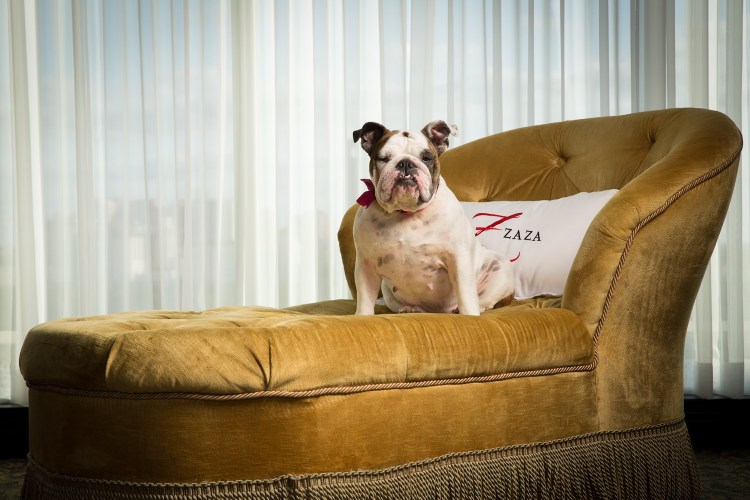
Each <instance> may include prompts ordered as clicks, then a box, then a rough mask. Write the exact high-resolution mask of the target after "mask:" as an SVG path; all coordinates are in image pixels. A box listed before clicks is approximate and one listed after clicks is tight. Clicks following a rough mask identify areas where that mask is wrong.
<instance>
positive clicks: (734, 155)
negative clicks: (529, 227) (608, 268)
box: [593, 136, 743, 368]
mask: <svg viewBox="0 0 750 500" xmlns="http://www.w3.org/2000/svg"><path fill="white" fill-rule="evenodd" d="M742 144H743V141H742V136H740V145H739V147H738V148H737V150H736V151H735V152H734V153H732V155H731V156H730V157H729V158H728V159H726V160H725V161H724V163H722V164H720V165H719V166H718V167H716V168H714V169H713V170H711V171H710V172H707V173H705V174H703V175H702V176H700V177H698V178H697V179H694V180H693V181H691V182H689V183H688V184H686V185H685V186H683V187H682V188H681V189H679V190H678V191H677V192H676V193H674V194H673V195H672V196H670V197H669V198H667V201H665V202H664V204H663V205H661V206H660V207H658V208H657V209H656V210H654V211H653V212H651V213H650V214H649V215H647V216H646V217H644V218H643V220H642V221H641V222H639V223H638V224H637V225H636V226H635V227H634V228H633V230H632V231H631V233H630V236H629V237H628V239H627V241H626V242H625V247H624V248H623V250H622V254H620V260H619V262H618V263H617V267H616V268H615V273H614V275H613V276H612V281H611V282H610V286H609V290H608V291H607V296H606V297H605V299H604V306H603V307H602V314H601V316H599V321H598V322H597V324H596V329H595V330H594V362H593V365H594V368H596V366H597V365H598V364H599V335H600V334H601V332H602V330H603V329H604V323H605V321H606V319H607V313H608V312H609V306H610V303H611V302H612V298H613V297H614V295H615V291H616V290H617V282H618V281H619V279H620V275H621V274H622V270H623V268H624V267H625V261H626V260H627V258H628V254H629V253H630V248H631V247H632V245H633V241H634V240H635V237H636V235H637V234H638V232H639V231H640V230H641V229H643V227H644V226H645V225H646V224H648V223H649V222H651V221H652V220H654V219H655V218H656V217H658V216H659V215H661V214H662V213H664V211H666V210H667V208H669V207H670V206H671V205H672V204H673V203H674V202H675V201H677V200H678V199H679V198H681V197H682V196H683V195H684V194H686V193H687V192H689V191H692V190H693V189H695V188H696V187H698V186H700V185H701V184H703V183H704V182H706V181H708V180H710V179H712V178H714V177H716V176H717V175H719V174H720V173H722V172H723V171H724V170H726V169H727V168H729V167H730V166H731V165H732V164H733V163H734V162H735V161H737V159H738V158H739V155H740V152H741V151H742Z"/></svg>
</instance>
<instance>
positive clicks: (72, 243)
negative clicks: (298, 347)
mask: <svg viewBox="0 0 750 500" xmlns="http://www.w3.org/2000/svg"><path fill="white" fill-rule="evenodd" d="M749 12H750V0H724V1H722V0H719V1H710V2H709V1H705V2H704V1H691V2H682V1H679V0H678V1H675V0H662V1H655V0H648V1H646V0H619V1H618V0H598V1H596V0H554V1H546V0H536V1H525V0H515V1H512V0H511V1H499V2H490V1H484V2H483V1H468V0H467V1H460V0H442V1H428V0H396V1H391V0H381V1H379V2H375V1H373V2H370V1H362V2H357V1H339V0H327V1H324V0H321V1H317V0H305V1H297V0H289V1H279V2H270V1H263V0H257V1H240V0H238V1H230V0H213V1H212V0H205V1H199V0H171V1H146V0H143V1H102V0H38V1H32V0H0V399H12V400H14V401H16V402H20V403H23V402H25V397H26V396H25V388H24V385H23V381H22V379H21V377H20V375H19V373H18V370H17V358H18V350H19V348H20V345H21V343H22V341H23V337H24V335H25V332H26V331H28V329H29V328H30V327H32V326H33V325H35V324H37V323H39V322H42V321H45V320H48V319H53V318H59V317H63V316H80V315H90V314H101V313H106V312H111V311H122V310H132V309H154V308H158V309H203V308H209V307H216V306H222V305H232V304H258V305H268V306H284V305H288V304H294V303H302V302H309V301H315V300H322V299H327V298H341V297H346V296H348V291H347V288H346V284H345V280H344V277H343V272H342V269H341V265H340V262H339V255H338V249H337V243H336V231H337V228H338V224H339V220H340V217H341V215H342V214H343V212H344V211H345V210H346V208H347V207H349V206H350V204H351V203H352V202H353V200H354V199H355V198H356V196H357V194H358V193H359V191H360V186H359V183H358V180H357V179H358V178H359V177H361V176H362V175H363V173H364V170H363V169H365V168H366V167H365V158H364V157H363V156H362V153H361V151H360V150H359V148H358V147H357V146H356V145H355V144H353V142H352V141H351V131H352V130H354V129H355V128H358V127H359V126H360V125H361V124H362V123H363V122H365V121H369V120H376V121H382V122H384V123H386V124H388V125H392V126H394V127H404V126H408V127H421V126H422V125H423V124H424V123H426V122H427V121H429V120H431V119H434V118H444V119H447V120H449V121H450V122H453V123H458V124H459V126H460V128H461V135H460V136H459V138H458V140H457V141H456V142H457V143H461V142H466V141H470V140H472V139H476V138H478V137H482V136H485V135H488V134H491V133H494V132H499V131H502V130H507V129H511V128H515V127H519V126H525V125H531V124H537V123H544V122H549V121H557V120H565V119H573V118H582V117H592V116H600V115H612V114H622V113H629V112H634V111H639V110H646V109H655V108H664V107H673V106H700V107H710V108H714V109H718V110H720V111H723V112H725V113H727V114H728V115H729V116H731V117H732V118H733V119H734V120H735V122H736V123H737V124H738V126H740V127H741V128H742V130H743V132H744V135H745V136H746V137H747V136H748V135H750V134H748V130H750V123H749V122H748V120H749V119H750V118H749V116H748V111H747V110H748V109H749V105H750V103H748V90H747V88H748V79H749V75H750V60H749V58H750V56H749V55H748V54H750V37H748V13H749ZM749 157H750V156H749V155H747V154H745V155H744V158H743V160H742V172H741V174H740V177H739V178H738V182H737V189H736V192H735V196H734V200H733V203H732V206H731V209H730V213H729V216H728V219H727V223H726V225H725V228H724V231H723V232H722V235H721V238H720V241H719V244H718V246H717V250H716V253H715V255H714V257H713V259H712V261H711V265H710V269H709V271H708V273H707V274H706V278H705V280H704V286H703V288H702V290H701V292H700V295H699V298H698V301H697V303H696V307H695V310H694V312H693V318H692V321H691V322H690V326H689V332H688V339H687V344H686V350H685V355H686V366H685V385H686V392H687V393H692V394H698V395H700V396H703V397H710V396H712V395H714V394H720V395H724V396H729V397H742V395H743V394H747V393H748V392H750V368H749V366H750V365H749V364H748V363H749V362H750V172H748V169H749V167H748V158H749Z"/></svg>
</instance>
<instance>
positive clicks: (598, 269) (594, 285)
mask: <svg viewBox="0 0 750 500" xmlns="http://www.w3.org/2000/svg"><path fill="white" fill-rule="evenodd" d="M644 126H645V131H646V132H647V133H648V134H649V137H650V138H651V140H652V142H653V146H652V148H651V150H650V152H649V153H648V154H647V155H646V157H645V158H644V161H643V164H642V165H641V166H640V167H639V170H640V174H639V175H637V176H635V177H634V178H633V179H632V180H631V181H630V182H629V183H627V184H626V185H625V186H623V187H622V189H621V190H620V192H619V193H618V194H617V195H615V197H613V198H612V199H611V200H610V202H609V203H608V204H607V205H606V206H605V207H604V209H602V211H601V212H600V213H599V214H598V216H597V217H596V218H595V219H594V221H593V222H592V224H591V226H590V227H589V230H588V232H587V233H586V236H585V237H584V240H583V242H582V244H581V247H580V249H579V252H578V254H577V256H576V259H575V261H574V263H573V266H572V268H571V272H570V275H569V277H568V282H567V285H566V288H565V293H564V296H563V300H562V307H564V308H567V309H570V310H572V311H574V312H576V313H577V314H578V315H579V316H580V318H581V319H582V321H583V322H584V324H585V325H586V326H587V327H588V328H590V330H591V332H592V335H593V338H594V342H595V346H596V349H597V358H598V362H599V363H601V365H602V366H600V370H598V372H599V374H598V377H599V391H600V398H602V399H608V400H609V404H602V405H601V407H602V408H604V409H605V411H604V414H603V417H602V418H603V419H604V420H609V421H610V424H605V427H607V425H611V426H615V427H619V426H623V425H632V424H633V423H635V422H634V421H635V420H637V421H640V422H644V421H645V422H652V421H653V422H655V421H660V420H659V419H661V418H668V417H673V418H679V417H680V416H681V415H682V391H683V388H682V357H683V350H684V340H685V332H686V329H687V323H688V321H689V318H690V312H691V308H692V305H693V302H694V301H695V297H696V294H697V292H698V289H699V287H700V284H701V281H702V278H703V275H704V273H705V270H706V267H707V265H708V262H709V259H710V258H711V254H712V252H713V249H714V246H715V244H716V240H717V238H718V236H719V233H720V231H721V227H722V222H723V220H724V217H725V215H726V212H727V209H728V207H729V202H730V200H731V196H732V191H733V186H734V181H735V178H736V175H737V169H738V163H739V153H740V150H741V149H742V138H741V135H740V133H739V131H738V130H737V127H736V126H735V125H734V123H733V122H732V121H731V120H730V119H729V118H727V117H726V116H725V115H722V114H720V113H716V112H712V111H707V110H692V109H689V110H682V112H681V113H675V114H671V115H667V116H666V117H665V118H664V119H658V120H657V119H653V120H649V121H647V122H645V123H644ZM646 395H648V397H646ZM662 421H663V420H662Z"/></svg>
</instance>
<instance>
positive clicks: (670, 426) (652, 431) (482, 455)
mask: <svg viewBox="0 0 750 500" xmlns="http://www.w3.org/2000/svg"><path fill="white" fill-rule="evenodd" d="M682 432H687V428H686V427H685V421H684V419H683V418H679V419H676V420H672V421H669V422H663V423H660V424H653V425H646V426H643V427H634V428H630V429H623V430H605V431H597V432H591V433H588V434H581V435H579V436H572V437H567V438H560V439H555V440H552V441H544V442H539V443H527V444H518V445H511V446H505V447H500V448H491V449H487V450H479V451H464V452H457V453H450V454H447V455H441V456H438V457H434V458H428V459H425V460H422V461H418V462H411V463H408V464H402V465H396V466H394V467H389V468H386V469H377V470H362V471H352V472H321V473H315V474H310V475H291V474H290V475H284V476H279V477H276V478H273V479H251V480H239V481H218V482H212V483H198V484H200V485H203V486H209V485H225V486H231V485H237V486H256V487H257V486H261V487H262V486H271V485H273V484H276V483H280V482H283V481H289V480H291V481H299V480H306V481H310V482H314V483H317V484H325V483H327V482H329V481H331V480H342V479H344V480H346V479H348V480H350V481H351V480H357V479H360V478H377V477H386V476H392V475H403V474H411V473H414V472H419V471H422V470H425V469H429V468H431V467H435V466H438V467H444V466H448V465H451V464H461V463H466V462H471V461H475V460H486V459H492V458H502V457H511V456H520V455H524V454H532V453H538V452H543V451H550V450H557V449H564V448H568V447H575V446H583V445H586V444H591V443H596V442H606V441H610V440H623V439H645V438H649V437H652V436H655V435H657V436H659V435H671V436H674V435H678V434H679V433H682ZM27 459H28V462H29V465H30V466H32V467H34V468H35V469H37V470H41V471H43V472H44V473H45V474H47V475H49V476H50V477H53V478H60V479H64V480H68V481H74V482H78V483H88V484H101V485H112V486H135V487H143V486H151V487H163V488H184V487H190V486H192V485H191V484H189V483H188V484H183V483H170V482H158V483H139V482H134V481H122V480H117V479H95V478H87V477H75V476H68V475H65V474H58V473H55V472H48V471H47V470H46V469H44V467H43V466H42V465H40V464H39V463H37V462H36V460H34V458H33V457H32V456H31V454H29V455H27Z"/></svg>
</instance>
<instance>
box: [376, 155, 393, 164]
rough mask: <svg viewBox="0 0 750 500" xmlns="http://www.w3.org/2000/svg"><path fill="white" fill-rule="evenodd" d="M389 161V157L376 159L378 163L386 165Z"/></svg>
mask: <svg viewBox="0 0 750 500" xmlns="http://www.w3.org/2000/svg"><path fill="white" fill-rule="evenodd" d="M390 159H391V157H390V156H378V158H377V160H378V161H379V162H382V163H387V162H388V160H390Z"/></svg>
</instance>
